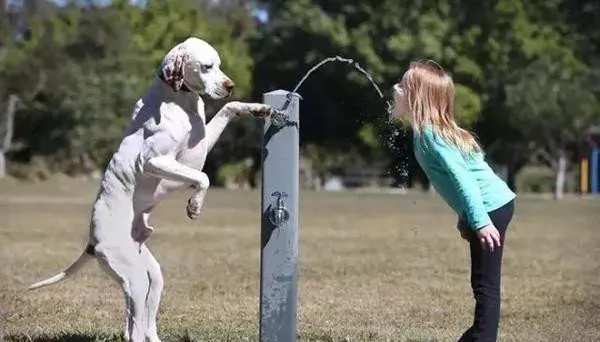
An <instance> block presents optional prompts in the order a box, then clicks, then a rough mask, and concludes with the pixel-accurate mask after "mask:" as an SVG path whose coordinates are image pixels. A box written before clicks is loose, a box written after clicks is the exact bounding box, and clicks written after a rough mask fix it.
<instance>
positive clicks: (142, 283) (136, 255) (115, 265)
mask: <svg viewBox="0 0 600 342" xmlns="http://www.w3.org/2000/svg"><path fill="white" fill-rule="evenodd" d="M95 254H96V256H97V257H98V261H99V262H100V264H101V265H102V266H103V267H104V268H105V269H106V270H107V271H108V272H109V273H110V274H111V275H112V276H113V277H114V278H115V279H116V280H117V281H118V283H119V284H120V285H121V288H122V289H123V293H124V295H125V302H126V304H127V308H126V309H127V310H126V311H127V322H126V327H125V336H124V339H125V340H126V341H131V342H143V341H144V340H145V337H146V330H147V323H146V315H145V305H146V304H145V302H146V295H147V293H148V288H149V286H150V281H149V278H148V273H147V272H148V271H147V267H146V264H145V259H144V258H143V257H142V256H141V254H140V252H139V250H138V249H137V248H135V245H134V244H133V241H132V242H130V243H129V242H128V243H123V244H122V245H116V246H106V245H102V244H99V245H97V246H96V250H95Z"/></svg>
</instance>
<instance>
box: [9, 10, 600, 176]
mask: <svg viewBox="0 0 600 342" xmlns="http://www.w3.org/2000/svg"><path fill="white" fill-rule="evenodd" d="M23 4H24V6H22V7H15V6H12V7H11V8H10V9H9V11H8V12H7V11H0V80H1V81H2V82H0V112H1V111H2V110H3V107H4V106H5V102H6V99H7V98H8V96H9V95H11V94H16V95H18V96H19V98H20V100H21V102H20V107H19V110H18V113H17V116H16V122H15V127H16V131H15V135H14V139H13V140H14V141H13V147H12V150H10V151H9V154H8V157H9V159H10V160H11V161H12V162H13V163H15V162H19V163H22V164H23V165H27V163H29V162H30V161H31V160H32V159H33V158H34V156H35V157H36V158H38V159H39V158H41V159H44V160H45V162H46V163H47V165H49V166H48V167H49V169H51V170H53V171H57V170H58V171H63V172H64V171H67V170H76V169H77V168H80V169H81V170H85V169H86V166H85V165H84V164H86V163H88V162H84V160H87V161H91V163H93V164H94V165H95V166H96V167H102V166H104V165H105V163H106V161H107V158H108V157H109V156H110V154H111V153H112V151H113V149H114V147H115V144H116V142H117V140H118V139H119V137H120V135H121V132H122V130H123V126H124V124H125V122H126V121H127V119H128V117H129V113H130V111H131V108H132V106H133V104H134V102H135V100H136V99H137V98H138V97H139V96H140V94H141V92H142V91H144V89H146V87H147V86H148V84H149V82H150V81H151V80H152V78H153V77H154V72H155V70H156V67H157V66H158V64H159V62H160V60H161V58H162V57H163V55H164V54H165V52H166V51H167V50H168V49H170V48H171V47H172V46H173V45H174V44H176V43H177V42H179V41H181V40H183V39H185V38H187V37H188V36H192V35H193V36H199V37H202V38H204V39H206V40H208V41H209V42H210V43H211V44H213V45H214V46H215V47H216V48H217V50H218V51H219V52H220V54H221V57H222V62H223V65H222V67H223V69H224V70H225V71H226V73H227V74H228V75H230V76H231V77H232V78H233V79H234V81H235V82H236V85H237V87H236V91H235V98H236V99H243V100H253V101H260V100H261V95H262V94H263V93H264V92H267V91H270V90H274V89H280V88H283V89H288V90H291V89H292V88H293V87H294V86H295V85H296V84H297V82H298V81H299V80H300V78H301V76H302V75H303V74H304V73H305V72H306V71H308V69H309V68H310V67H312V66H313V65H315V64H316V63H318V62H320V61H321V60H322V59H324V58H327V57H331V56H336V55H339V56H343V57H347V58H352V59H353V60H355V61H356V62H358V63H359V64H360V65H361V66H362V67H363V68H364V69H366V70H367V71H368V72H369V73H371V74H372V76H373V79H374V80H375V82H376V83H377V84H378V85H379V87H380V88H381V89H382V91H383V93H384V95H386V97H387V99H389V98H390V96H389V95H391V87H392V85H393V84H394V83H395V82H397V81H398V80H399V79H400V78H401V77H402V74H403V73H404V71H405V70H406V68H407V67H408V63H409V62H410V61H412V60H415V59H434V60H436V61H437V62H439V63H440V64H441V65H443V66H444V67H445V68H446V69H447V70H448V71H449V72H450V73H451V74H452V77H453V79H454V81H455V85H456V115H457V120H458V122H459V123H460V124H461V125H463V126H465V127H466V128H469V129H471V130H473V131H475V133H476V134H477V136H478V137H479V138H480V140H481V142H482V143H483V145H484V146H485V147H487V148H488V155H489V157H490V158H491V159H492V160H493V161H494V162H495V163H499V164H506V165H508V166H509V169H510V170H511V172H512V173H513V175H514V173H515V172H517V171H518V170H519V168H521V167H522V166H523V165H525V164H526V163H528V162H529V160H530V159H531V157H530V153H531V151H536V152H539V151H542V152H545V153H542V154H543V155H546V156H547V157H548V158H546V159H549V160H547V161H548V163H549V164H550V165H553V163H554V164H555V161H552V159H556V158H555V157H556V154H557V152H556V151H557V150H559V149H560V150H566V151H567V152H569V153H568V155H569V156H570V157H572V156H575V155H576V153H575V152H576V150H575V146H577V145H578V139H579V136H580V134H581V132H582V131H583V130H585V129H586V128H587V127H588V126H590V125H593V124H598V123H599V121H600V117H599V116H600V103H599V100H598V95H599V91H600V87H599V86H598V82H597V81H595V79H597V74H598V70H600V58H598V51H599V50H598V46H600V44H599V42H600V39H599V38H600V35H599V34H598V30H596V26H597V24H596V23H597V21H598V13H600V11H597V9H598V6H597V4H595V2H593V1H591V0H582V1H572V0H549V1H533V2H532V1H525V0H498V1H494V2H486V1H459V2H456V1H455V2H452V1H433V0H419V1H412V2H407V3H403V4H399V3H398V1H396V0H381V1H362V2H342V1H333V0H272V1H260V0H256V1H250V2H243V1H237V0H226V1H225V0H223V1H218V2H213V1H204V0H203V1H195V0H172V1H160V0H149V1H146V4H145V5H144V6H137V5H133V4H132V2H130V1H127V0H114V1H110V2H107V4H106V5H103V6H92V5H90V4H91V2H82V1H70V2H68V5H65V6H63V7H58V6H56V5H55V4H54V3H53V2H49V1H46V0H29V1H24V2H23ZM256 8H261V9H265V10H266V11H268V14H269V20H268V21H267V22H266V23H257V22H256V21H255V20H254V19H253V18H252V15H251V10H252V9H256ZM24 29H26V30H24ZM299 92H300V93H301V95H302V96H303V101H302V103H301V117H302V119H301V129H300V134H301V144H302V145H303V146H308V147H307V151H308V154H309V155H312V156H313V158H314V160H313V163H314V164H315V165H317V169H318V170H319V171H318V172H320V173H329V172H332V171H334V170H341V169H344V168H346V167H348V166H355V167H356V166H361V165H365V166H378V167H379V166H382V165H389V166H390V167H391V168H392V169H399V163H404V161H403V160H406V159H407V158H408V157H409V154H410V153H411V152H410V143H411V142H410V136H409V135H404V134H400V135H394V134H395V133H397V132H398V131H402V130H403V128H405V127H400V126H394V125H390V124H388V123H387V122H386V121H387V117H388V114H387V112H386V102H385V101H384V100H382V99H381V98H380V97H379V96H378V94H377V92H376V91H375V89H373V87H372V86H371V84H370V82H369V81H368V80H367V79H366V78H365V77H364V76H363V75H362V74H361V73H359V72H358V71H357V70H355V69H354V68H353V67H352V66H350V65H347V64H327V65H325V66H323V67H322V68H321V69H319V70H318V71H317V72H315V73H313V74H312V75H311V77H310V78H309V79H308V80H306V82H305V83H304V84H303V85H302V87H301V88H300V89H299ZM207 104H208V106H209V117H210V113H213V112H214V111H215V110H216V109H217V108H218V107H219V106H220V105H222V101H216V102H215V101H208V102H207ZM259 126H260V125H259V124H258V123H257V122H256V120H245V119H240V120H236V121H235V122H233V123H232V124H231V125H230V126H229V127H228V129H227V130H226V131H225V132H224V134H223V135H222V137H221V140H220V141H219V142H218V144H217V145H216V146H215V149H214V150H213V152H212V153H211V154H210V156H209V160H208V164H207V168H208V169H209V173H211V172H212V173H214V174H216V173H217V172H218V171H217V170H218V169H219V166H220V165H237V163H240V162H241V161H243V160H245V159H246V158H251V159H253V160H254V164H255V168H256V164H257V163H258V160H259V155H260V153H259V149H260V127H259ZM0 131H1V130H0ZM344 158H349V159H344ZM571 161H574V160H571ZM412 165H413V166H411V167H410V168H411V171H413V172H412V173H413V174H415V172H414V171H417V169H418V168H417V167H414V163H413V164H412ZM73 172H76V171H73ZM223 172H224V171H223ZM253 172H254V171H253ZM509 178H510V177H509Z"/></svg>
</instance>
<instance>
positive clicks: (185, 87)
mask: <svg viewBox="0 0 600 342" xmlns="http://www.w3.org/2000/svg"><path fill="white" fill-rule="evenodd" d="M156 76H158V78H160V80H161V81H163V82H165V83H166V84H169V83H168V82H167V80H165V76H164V75H163V73H162V72H161V71H160V70H159V71H157V72H156ZM179 90H180V91H185V92H188V93H191V92H192V90H191V89H190V88H188V86H186V85H185V83H183V84H182V85H181V89H179Z"/></svg>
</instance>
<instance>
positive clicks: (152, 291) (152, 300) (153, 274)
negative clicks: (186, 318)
mask: <svg viewBox="0 0 600 342" xmlns="http://www.w3.org/2000/svg"><path fill="white" fill-rule="evenodd" d="M142 257H143V258H144V259H145V262H146V268H147V271H148V278H149V280H150V284H149V288H148V294H147V296H146V323H147V324H148V326H147V329H146V337H147V339H148V341H149V342H160V339H159V338H158V333H157V325H156V316H157V315H158V308H159V306H160V297H161V296H162V291H163V287H164V280H163V275H162V271H161V269H160V264H159V263H158V261H157V260H156V258H155V257H154V255H152V253H150V250H149V249H148V247H147V246H146V245H145V244H144V245H143V246H142Z"/></svg>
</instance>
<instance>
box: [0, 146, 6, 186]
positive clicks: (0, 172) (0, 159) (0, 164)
mask: <svg viewBox="0 0 600 342" xmlns="http://www.w3.org/2000/svg"><path fill="white" fill-rule="evenodd" d="M4 177H6V158H4V151H2V150H0V179H2V178H4Z"/></svg>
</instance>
